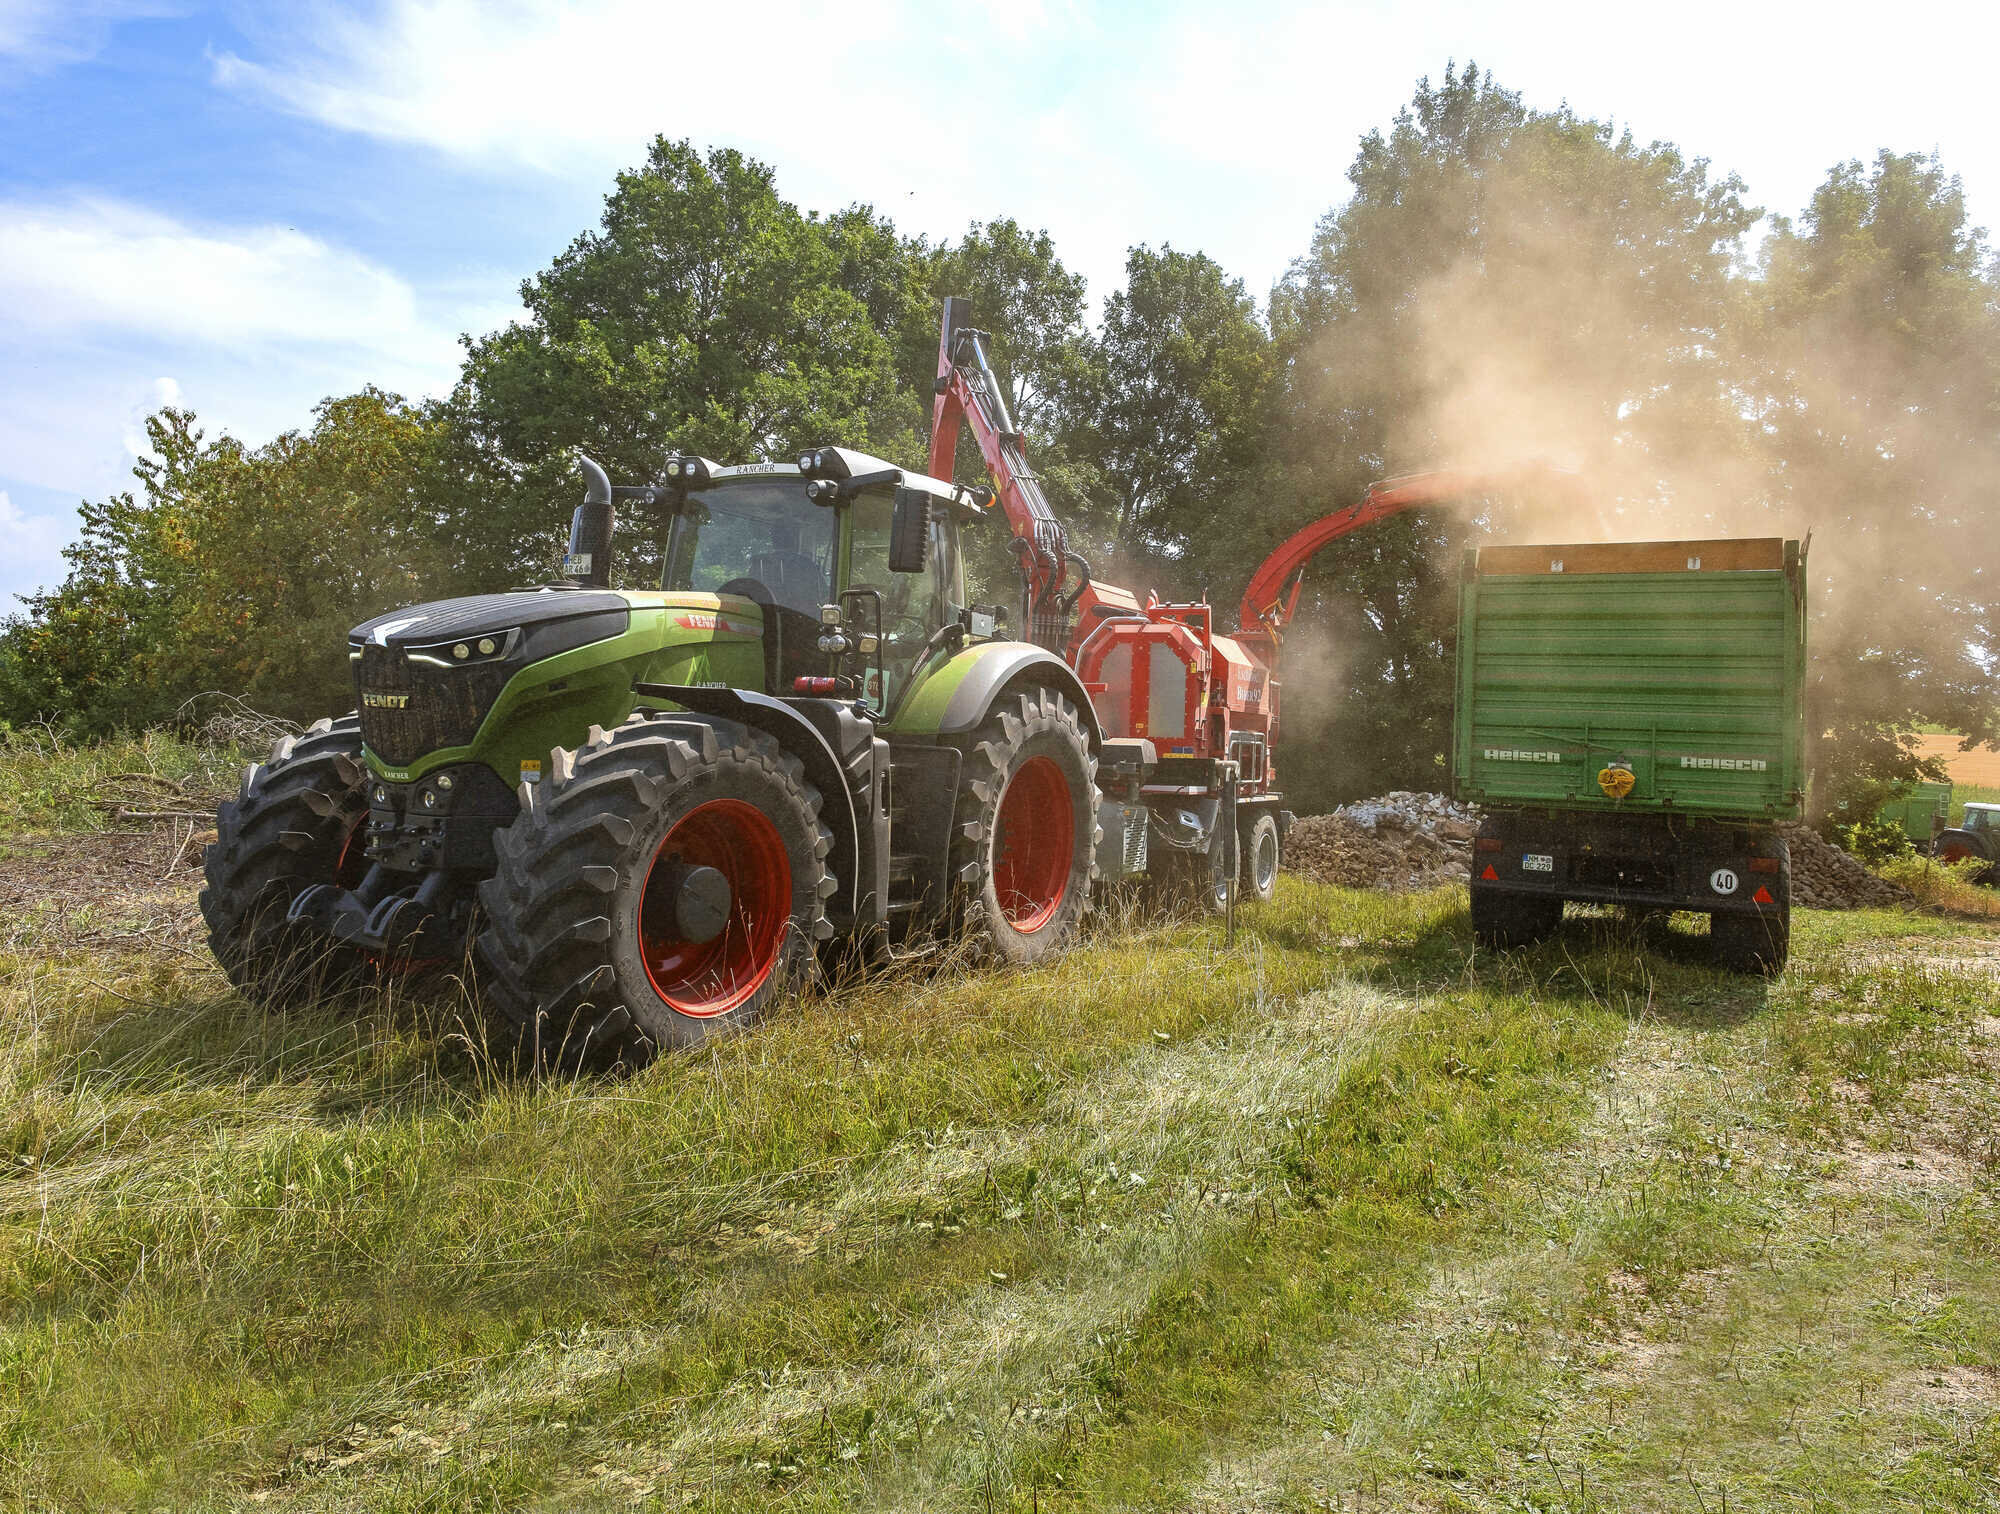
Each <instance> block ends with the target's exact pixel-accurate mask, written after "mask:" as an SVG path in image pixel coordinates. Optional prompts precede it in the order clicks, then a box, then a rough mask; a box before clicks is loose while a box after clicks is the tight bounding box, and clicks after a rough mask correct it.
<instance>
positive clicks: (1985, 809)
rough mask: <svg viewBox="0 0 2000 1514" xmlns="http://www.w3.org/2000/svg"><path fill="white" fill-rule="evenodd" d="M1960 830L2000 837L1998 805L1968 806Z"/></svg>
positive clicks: (1999, 808)
mask: <svg viewBox="0 0 2000 1514" xmlns="http://www.w3.org/2000/svg"><path fill="white" fill-rule="evenodd" d="M1959 829H1961V830H1967V831H1971V832H1973V833H1974V834H1975V835H1978V834H1982V833H1983V834H1986V835H1993V836H2000V804H1968V805H1967V806H1966V807H1965V821H1964V823H1963V824H1962V825H1961V826H1960V827H1959Z"/></svg>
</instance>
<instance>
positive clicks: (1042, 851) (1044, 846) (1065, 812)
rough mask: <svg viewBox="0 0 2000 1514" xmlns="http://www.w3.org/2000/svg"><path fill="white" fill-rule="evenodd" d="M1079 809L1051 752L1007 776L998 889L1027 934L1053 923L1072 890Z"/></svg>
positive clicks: (1006, 912) (996, 845) (1011, 919)
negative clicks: (1064, 898) (1050, 754)
mask: <svg viewBox="0 0 2000 1514" xmlns="http://www.w3.org/2000/svg"><path fill="white" fill-rule="evenodd" d="M1075 847H1076V811H1075V806H1074V804H1073V803H1072V802H1071V800H1070V793H1069V783H1068V781H1067V780H1066V779H1064V777H1063V771H1062V769H1061V768H1060V767H1058V766H1056V763H1055V759H1054V758H1051V757H1030V758H1029V759H1028V760H1027V761H1026V762H1024V763H1022V764H1021V765H1020V767H1018V768H1016V769H1015V770H1014V776H1013V777H1012V778H1010V779H1008V780H1007V790H1006V792H1005V793H1003V794H1002V795H1001V796H1000V814H999V818H998V822H997V834H996V835H995V836H994V838H993V892H994V894H995V895H996V896H997V897H998V898H999V901H1000V913H1001V914H1002V915H1003V916H1004V917H1005V918H1006V921H1007V923H1008V924H1009V925H1011V926H1013V927H1014V929H1015V930H1017V931H1019V932H1021V934H1023V935H1028V934H1031V933H1032V932H1034V931H1038V930H1040V929H1041V928H1042V927H1043V926H1045V925H1047V924H1048V923H1049V921H1051V920H1053V919H1054V918H1055V914H1056V911H1057V910H1058V909H1060V908H1062V902H1063V896H1064V895H1065V894H1067V893H1068V892H1069V873H1070V858H1071V854H1072V853H1073V851H1074V850H1075Z"/></svg>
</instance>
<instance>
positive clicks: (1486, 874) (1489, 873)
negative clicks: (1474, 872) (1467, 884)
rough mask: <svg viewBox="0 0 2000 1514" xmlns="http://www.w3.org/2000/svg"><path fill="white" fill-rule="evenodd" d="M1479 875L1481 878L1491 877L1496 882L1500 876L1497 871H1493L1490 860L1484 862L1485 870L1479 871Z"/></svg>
mask: <svg viewBox="0 0 2000 1514" xmlns="http://www.w3.org/2000/svg"><path fill="white" fill-rule="evenodd" d="M1479 876H1480V877H1481V878H1482V879H1485V878H1491V879H1493V880H1495V881H1496V882H1497V881H1499V877H1500V875H1499V874H1498V873H1496V872H1494V871H1493V864H1492V863H1490V862H1489V863H1487V864H1486V871H1485V872H1483V873H1481V874H1480V875H1479Z"/></svg>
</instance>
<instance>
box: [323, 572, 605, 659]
mask: <svg viewBox="0 0 2000 1514" xmlns="http://www.w3.org/2000/svg"><path fill="white" fill-rule="evenodd" d="M629 620H630V610H629V608H628V605H627V601H626V599H625V596H624V595H622V594H614V593H612V592H610V591H609V590H605V589H527V590H520V591H516V592H513V593H508V594H474V595H471V596H469V597H468V598H465V599H440V600H436V601H433V602H432V603H430V604H427V605H410V606H407V607H406V608H404V609H400V610H391V611H389V612H388V613H387V614H384V615H377V616H376V617H375V618H374V619H373V620H364V621H363V622H362V623H361V624H360V625H358V626H356V627H355V628H354V629H353V630H352V631H350V632H349V633H348V642H349V644H350V645H351V646H353V647H354V648H355V649H356V650H360V649H362V648H365V647H371V646H372V647H382V648H385V649H393V650H397V651H415V652H420V653H422V652H432V653H433V655H439V656H441V657H442V658H446V659H448V658H450V656H451V654H452V651H453V650H454V648H455V644H456V643H458V642H462V641H464V640H465V639H466V638H467V637H472V638H474V642H473V643H472V652H471V655H472V656H473V657H476V656H477V655H478V647H477V639H478V638H480V637H494V638H497V637H501V636H507V635H509V634H510V633H519V636H520V637H523V638H525V637H527V636H528V635H529V634H530V633H533V639H534V640H536V641H558V642H562V643H565V644H566V646H570V647H580V646H585V645H587V644H589V643H590V642H593V641H600V640H602V639H603V638H605V637H607V636H616V635H618V634H619V633H620V632H621V631H623V630H624V629H625V628H626V625H627V624H628V623H629ZM557 626H561V627H562V628H563V629H562V631H560V632H557V633H556V634H554V635H553V636H550V635H548V634H546V633H545V632H544V630H543V628H549V629H550V630H554V628H555V627H557ZM438 647H442V648H443V649H444V650H443V652H442V653H436V652H434V651H433V649H435V648H438ZM563 649H566V648H557V647H553V646H552V647H549V648H548V649H546V650H544V649H542V648H537V652H538V654H539V655H542V656H547V655H548V653H549V651H554V650H563ZM495 650H496V651H498V646H497V643H496V647H495ZM488 655H491V654H488ZM459 660H460V661H465V660H467V659H465V658H460V659H459Z"/></svg>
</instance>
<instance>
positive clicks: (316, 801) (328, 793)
mask: <svg viewBox="0 0 2000 1514" xmlns="http://www.w3.org/2000/svg"><path fill="white" fill-rule="evenodd" d="M367 782H368V773H367V769H366V768H365V767H364V766H363V765H362V760H361V727H360V725H359V723H358V722H357V721H356V720H355V718H354V717H353V716H352V715H346V716H343V717H341V718H340V719H339V720H322V721H319V722H318V723H316V724H315V725H313V726H312V727H311V728H310V729H309V730H307V731H306V732H305V733H304V734H303V735H299V736H287V737H285V738H284V739H283V740H281V741H279V742H278V744H277V745H276V746H275V747H273V748H272V749H271V757H270V760H269V761H268V762H260V763H257V764H256V765H254V766H253V767H251V768H250V770H249V771H248V772H246V773H245V774H244V775H243V787H242V790H241V791H240V792H239V793H238V794H237V796H236V798H234V799H230V800H225V801H224V802H223V805H222V807H221V809H220V810H218V811H217V813H216V817H215V840H214V842H213V843H212V844H211V845H210V846H209V847H208V849H207V851H206V852H205V853H204V854H203V857H202V871H203V873H204V875H205V876H206V879H207V886H206V887H205V888H203V889H202V891H201V913H202V918H203V919H204V920H206V921H207V923H208V944H209V947H210V948H211V949H212V950H213V951H214V953H215V959H216V961H217V962H219V963H221V964H222V970H223V971H224V972H225V973H227V974H228V976H229V981H230V982H231V983H233V984H235V985H236V987H237V988H238V989H240V990H242V992H243V994H244V995H245V996H246V997H247V998H249V999H251V1000H253V1001H254V1002H256V1003H259V1004H262V1005H264V1006H266V1007H268V1008H279V1007H282V1006H284V1005H287V1004H293V1003H301V1002H304V1001H306V1000H309V999H312V998H315V997H318V996H321V995H324V994H329V993H338V992H339V991H341V990H343V989H346V988H350V987H352V986H353V985H354V984H355V983H356V982H358V981H359V980H360V978H361V977H362V975H363V973H364V971H365V967H366V962H365V959H364V958H363V957H362V954H361V953H360V952H358V951H356V950H354V949H352V948H349V947H341V946H335V945H333V944H332V943H330V942H329V941H328V940H327V939H326V937H324V936H322V935H320V934H318V933H317V932H314V931H310V930H307V929H305V928H304V927H302V926H298V925H294V924H291V923H290V922H288V921H287V919H286V911H287V910H288V909H289V908H290V907H291V903H292V900H294V899H295V898H297V897H298V896H299V895H300V894H301V893H303V892H304V891H305V890H306V889H308V888H310V887H312V886H313V885H314V884H317V883H337V884H339V885H341V886H342V887H344V888H352V887H354V886H355V885H356V884H357V883H359V882H360V881H361V879H362V876H363V875H364V874H365V873H366V872H367V871H368V864H367V861H366V859H365V858H364V857H363V856H362V828H363V825H364V823H365V822H366V820H367V818H368V789H367Z"/></svg>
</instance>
